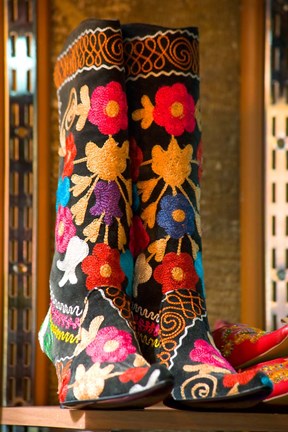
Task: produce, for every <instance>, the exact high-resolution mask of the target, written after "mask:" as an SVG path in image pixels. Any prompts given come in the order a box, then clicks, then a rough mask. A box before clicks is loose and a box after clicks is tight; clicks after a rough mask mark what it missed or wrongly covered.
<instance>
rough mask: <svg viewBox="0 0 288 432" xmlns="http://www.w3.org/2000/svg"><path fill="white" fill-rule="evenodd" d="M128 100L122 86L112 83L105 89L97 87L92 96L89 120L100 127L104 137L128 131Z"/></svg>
mask: <svg viewBox="0 0 288 432" xmlns="http://www.w3.org/2000/svg"><path fill="white" fill-rule="evenodd" d="M127 110H128V106H127V100H126V94H125V92H124V91H123V89H122V86H121V85H120V84H119V83H118V82H116V81H111V82H110V83H109V84H107V85H106V86H105V87H104V86H100V87H96V89H95V90H94V91H93V93H92V95H91V108H90V110H89V113H88V120H89V121H90V122H91V123H93V124H95V125H96V126H98V128H99V130H100V132H101V133H102V134H104V135H113V134H116V133H117V132H119V130H120V129H127V125H128V117H127Z"/></svg>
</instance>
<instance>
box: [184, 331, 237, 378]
mask: <svg viewBox="0 0 288 432" xmlns="http://www.w3.org/2000/svg"><path fill="white" fill-rule="evenodd" d="M189 357H190V359H191V360H192V361H193V362H199V363H205V364H208V365H210V366H215V367H220V368H225V369H227V370H228V371H231V372H235V371H234V369H233V367H232V366H231V365H230V364H229V363H228V362H227V360H225V359H224V357H222V356H221V354H220V353H219V351H218V350H217V349H215V348H214V347H213V346H212V345H211V344H210V343H208V342H207V341H205V340H203V339H198V340H196V341H195V342H194V348H193V349H192V350H191V351H190V353H189Z"/></svg>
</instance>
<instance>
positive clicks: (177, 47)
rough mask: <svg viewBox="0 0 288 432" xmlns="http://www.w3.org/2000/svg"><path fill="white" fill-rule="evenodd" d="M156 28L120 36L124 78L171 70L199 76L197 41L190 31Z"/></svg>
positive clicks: (146, 75) (169, 71) (134, 77)
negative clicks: (138, 34)
mask: <svg viewBox="0 0 288 432" xmlns="http://www.w3.org/2000/svg"><path fill="white" fill-rule="evenodd" d="M186 33H188V34H184V32H183V31H175V32H171V31H166V32H164V33H163V32H157V33H156V34H155V35H151V36H146V37H145V38H133V39H129V38H127V39H125V40H124V59H125V68H126V76H127V80H129V79H134V80H135V79H137V78H139V77H140V76H141V77H146V78H147V77H148V76H150V75H154V76H158V75H160V74H165V75H170V74H171V73H173V72H174V73H176V74H178V75H179V74H182V75H183V74H185V75H192V76H193V77H197V78H198V77H199V43H198V39H197V37H196V36H195V35H194V34H193V33H189V32H186Z"/></svg>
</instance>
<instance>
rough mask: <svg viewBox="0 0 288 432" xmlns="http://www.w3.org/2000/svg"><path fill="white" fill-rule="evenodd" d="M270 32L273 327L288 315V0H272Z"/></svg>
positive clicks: (269, 302) (269, 286)
mask: <svg viewBox="0 0 288 432" xmlns="http://www.w3.org/2000/svg"><path fill="white" fill-rule="evenodd" d="M266 33H267V47H266V131H265V135H266V160H265V164H266V165H265V166H266V170H265V173H266V175H265V191H266V200H265V230H266V233H265V251H266V327H267V329H268V330H272V329H275V328H278V327H280V326H281V325H283V324H282V323H281V319H282V318H285V317H286V316H287V315H288V1H287V0H272V1H270V2H268V7H267V28H266ZM259 163H261V161H259Z"/></svg>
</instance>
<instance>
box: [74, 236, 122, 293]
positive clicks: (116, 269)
mask: <svg viewBox="0 0 288 432" xmlns="http://www.w3.org/2000/svg"><path fill="white" fill-rule="evenodd" d="M81 267H82V270H83V272H84V273H86V274H87V275H88V277H87V279H86V287H87V289H88V290H91V289H94V288H95V287H100V286H111V287H115V288H119V289H121V284H122V282H123V281H124V279H125V274H124V273H123V271H122V269H121V267H120V254H119V251H118V249H112V248H111V247H109V246H108V245H106V244H104V243H100V244H96V246H94V249H93V252H92V255H89V256H87V257H86V258H85V259H84V260H83V262H82V265H81Z"/></svg>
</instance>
